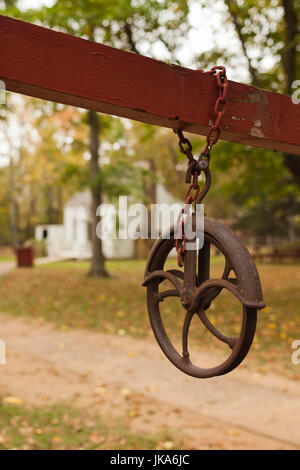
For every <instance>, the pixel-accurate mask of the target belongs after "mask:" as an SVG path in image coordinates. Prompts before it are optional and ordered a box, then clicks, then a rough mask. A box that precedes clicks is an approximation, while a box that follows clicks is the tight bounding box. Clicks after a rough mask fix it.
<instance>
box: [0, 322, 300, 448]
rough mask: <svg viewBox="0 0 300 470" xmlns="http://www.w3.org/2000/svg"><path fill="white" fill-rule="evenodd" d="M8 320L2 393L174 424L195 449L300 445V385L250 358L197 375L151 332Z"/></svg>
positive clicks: (144, 423) (0, 369) (145, 425)
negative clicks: (257, 367)
mask: <svg viewBox="0 0 300 470" xmlns="http://www.w3.org/2000/svg"><path fill="white" fill-rule="evenodd" d="M0 321H1V329H0V339H2V340H4V341H5V342H6V346H7V364H6V365H5V366H0V394H1V395H6V394H10V395H15V396H18V397H20V398H22V399H23V400H24V402H25V403H27V404H35V405H45V404H49V403H53V402H57V401H60V400H67V401H68V402H69V403H70V404H71V405H73V406H89V407H92V409H93V412H96V413H101V414H103V415H112V416H114V417H122V418H123V419H124V418H125V419H126V421H127V422H128V424H130V426H131V427H132V428H134V429H138V430H141V431H143V430H144V431H150V432H155V431H161V430H164V429H166V428H176V429H177V430H179V431H180V432H181V433H183V434H185V435H186V436H187V437H188V440H187V442H190V445H191V446H192V447H193V448H201V449H203V448H211V447H212V448H220V449H223V448H225V449H289V448H291V449H292V448H300V421H299V416H300V383H299V382H296V381H290V380H288V379H286V378H284V377H281V376H279V375H275V374H271V373H268V374H260V373H258V372H257V371H251V370H250V371H249V370H248V369H247V364H246V365H245V366H244V367H241V368H239V369H238V370H236V371H234V372H233V373H231V374H229V375H227V376H224V377H220V378H213V379H208V380H197V379H193V378H192V377H188V376H185V375H184V374H182V373H181V372H179V371H177V370H176V369H175V368H174V367H173V366H172V365H171V364H170V363H169V362H168V360H167V359H165V357H164V356H163V354H162V353H161V352H160V350H159V348H158V346H157V345H156V343H155V341H154V339H153V338H148V339H146V340H143V341H142V340H137V339H133V338H132V337H119V336H114V335H105V334H101V333H94V332H89V331H86V330H67V331H58V330H56V329H55V328H54V327H53V326H52V325H49V324H47V323H45V322H44V321H41V322H40V323H39V324H37V323H36V322H35V323H33V322H32V321H31V320H20V319H17V318H15V317H11V316H8V315H1V317H0ZM199 359H200V360H202V363H203V361H205V360H206V355H205V354H204V353H199Z"/></svg>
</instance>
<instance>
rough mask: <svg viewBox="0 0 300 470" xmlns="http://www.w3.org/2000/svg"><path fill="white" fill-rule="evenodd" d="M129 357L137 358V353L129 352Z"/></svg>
mask: <svg viewBox="0 0 300 470" xmlns="http://www.w3.org/2000/svg"><path fill="white" fill-rule="evenodd" d="M128 356H129V357H135V356H136V352H134V351H129V353H128Z"/></svg>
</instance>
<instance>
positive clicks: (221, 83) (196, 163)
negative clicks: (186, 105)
mask: <svg viewBox="0 0 300 470" xmlns="http://www.w3.org/2000/svg"><path fill="white" fill-rule="evenodd" d="M201 72H203V73H209V74H213V75H215V77H216V81H217V86H218V97H217V100H216V102H215V106H214V114H215V116H214V120H213V124H212V125H211V127H210V129H209V131H208V134H207V136H206V146H205V149H204V150H203V151H202V152H201V153H200V156H199V158H198V160H195V159H194V156H193V148H192V144H191V142H190V141H189V139H187V138H186V137H184V135H183V132H182V130H180V129H174V132H175V134H177V136H178V139H179V148H180V151H181V152H182V153H183V154H184V155H186V156H187V158H188V160H189V165H188V170H187V173H186V178H185V181H186V183H191V176H193V181H192V183H191V184H190V185H189V187H188V190H187V192H186V194H185V205H184V207H183V209H182V210H181V211H180V213H179V216H178V219H177V234H176V251H177V262H178V266H180V267H182V266H183V264H184V253H185V251H186V241H187V240H186V236H185V234H184V226H185V225H186V223H187V222H188V220H189V218H190V215H191V204H192V203H193V202H195V201H197V200H198V199H199V197H200V196H201V195H202V197H201V201H202V199H203V197H204V196H205V195H206V193H207V191H208V189H209V186H210V176H209V181H208V184H206V185H205V187H204V188H203V190H202V192H201V193H200V195H199V192H200V187H199V184H198V178H199V175H200V173H201V171H204V172H205V173H207V172H208V173H209V162H210V151H211V149H212V147H213V145H215V144H216V143H217V142H218V140H219V138H220V135H221V129H220V124H221V120H222V118H223V116H224V114H225V111H226V103H227V101H226V98H227V89H228V80H227V76H226V68H225V67H224V66H222V65H221V66H219V65H216V66H215V67H212V68H211V69H210V70H208V71H207V72H205V71H204V70H202V69H201ZM193 193H194V194H193Z"/></svg>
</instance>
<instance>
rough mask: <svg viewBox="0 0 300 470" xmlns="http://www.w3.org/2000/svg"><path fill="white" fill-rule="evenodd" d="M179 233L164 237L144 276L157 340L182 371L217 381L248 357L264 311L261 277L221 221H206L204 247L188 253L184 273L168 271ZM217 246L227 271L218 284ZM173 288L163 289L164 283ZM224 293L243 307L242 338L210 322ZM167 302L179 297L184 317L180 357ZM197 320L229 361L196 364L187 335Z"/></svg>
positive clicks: (248, 256) (150, 256)
mask: <svg viewBox="0 0 300 470" xmlns="http://www.w3.org/2000/svg"><path fill="white" fill-rule="evenodd" d="M175 240H176V231H175V230H174V229H172V230H171V237H170V238H169V239H166V238H164V237H161V238H159V239H158V240H157V242H156V243H155V245H154V246H153V248H152V250H151V252H150V255H149V258H148V262H147V266H146V272H145V280H144V285H145V286H147V304H148V313H149V318H150V323H151V326H152V329H153V331H154V335H155V337H156V339H157V341H158V343H159V345H160V347H161V349H162V351H163V352H164V354H165V355H166V356H167V358H168V359H169V360H170V361H171V362H172V363H173V364H174V365H175V366H176V367H177V368H178V369H180V370H181V371H182V372H185V373H186V374H188V375H191V376H193V377H198V378H208V377H214V376H218V375H222V374H226V373H228V372H230V371H232V370H233V369H235V368H236V367H237V366H238V365H239V364H240V363H241V362H242V360H243V359H244V358H245V356H246V354H247V353H248V351H249V348H250V346H251V344H252V340H253V337H254V334H255V328H256V318H257V310H258V309H261V308H263V307H264V304H263V301H262V292H261V286H260V280H259V276H258V273H257V270H256V267H255V264H254V262H253V260H252V258H251V256H250V254H249V252H248V250H247V249H246V248H245V246H244V245H243V244H242V243H241V242H240V240H239V239H238V238H237V237H236V236H235V235H234V233H233V232H232V231H231V230H230V229H229V228H227V227H225V226H224V225H223V224H222V223H221V222H218V221H216V220H214V219H210V218H207V217H206V218H205V222H204V244H203V247H202V248H201V249H197V250H195V249H193V250H189V249H187V250H186V252H185V256H184V269H183V271H181V270H178V269H170V270H166V269H165V264H166V261H167V259H168V256H169V255H170V253H171V251H172V250H173V249H174V246H175ZM211 246H214V247H216V248H217V249H218V250H219V251H220V252H221V253H222V254H223V255H224V257H225V267H224V271H223V274H222V276H221V278H220V279H210V250H211ZM164 280H167V281H169V283H171V285H172V287H171V288H168V289H164V290H162V289H161V287H162V285H163V281H164ZM223 289H226V290H228V291H229V292H230V293H231V294H232V295H234V296H235V297H236V298H237V299H238V300H239V301H240V303H241V309H242V320H241V329H240V334H239V336H238V337H227V336H226V335H224V334H223V333H222V332H220V331H219V330H217V329H216V327H215V326H214V325H213V324H212V323H211V322H210V320H209V318H208V315H207V312H209V308H210V306H211V305H212V303H213V302H214V300H215V299H216V298H217V297H218V295H219V294H220V293H221V291H222V290H223ZM168 297H177V298H178V301H179V302H180V303H181V306H182V309H183V311H185V318H184V321H183V330H182V352H181V351H180V352H179V351H177V350H176V349H175V347H174V346H173V344H172V343H171V341H170V339H169V337H168V335H167V333H166V330H165V327H164V325H163V321H162V317H161V312H160V304H161V302H162V301H163V300H164V299H166V298H168ZM195 315H196V316H197V317H198V318H199V320H201V322H202V323H203V325H204V326H205V327H206V328H207V329H208V330H209V331H210V333H212V335H214V336H215V337H216V338H217V339H219V340H220V341H222V342H224V343H226V344H227V345H228V349H229V356H228V358H227V359H226V360H225V361H224V362H222V363H221V364H220V365H218V366H216V367H212V368H201V367H198V366H196V365H194V364H193V362H192V359H191V358H190V354H189V350H188V334H189V327H190V323H191V320H192V318H193V317H194V316H195Z"/></svg>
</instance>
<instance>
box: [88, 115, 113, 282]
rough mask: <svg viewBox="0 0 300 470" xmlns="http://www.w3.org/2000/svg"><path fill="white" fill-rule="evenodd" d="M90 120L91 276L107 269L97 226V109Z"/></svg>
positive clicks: (89, 116)
mask: <svg viewBox="0 0 300 470" xmlns="http://www.w3.org/2000/svg"><path fill="white" fill-rule="evenodd" d="M88 121H89V125H90V153H91V160H90V183H91V189H90V190H91V194H92V208H91V209H92V261H91V267H90V271H89V273H88V275H89V276H92V277H107V276H108V273H107V272H106V269H105V258H104V255H103V251H102V240H101V239H100V238H98V237H97V233H96V227H97V224H98V221H99V220H98V217H97V215H96V211H97V207H99V206H100V205H101V203H102V194H101V184H100V181H99V175H100V167H99V135H100V122H99V117H98V115H97V113H96V112H95V111H88Z"/></svg>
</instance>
